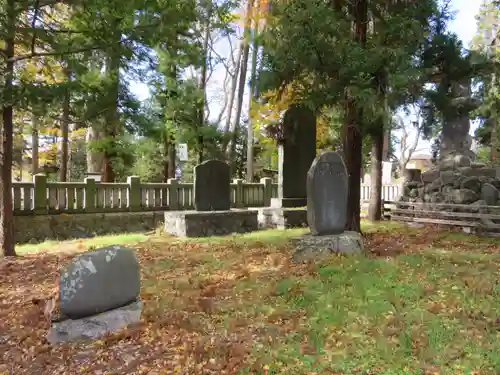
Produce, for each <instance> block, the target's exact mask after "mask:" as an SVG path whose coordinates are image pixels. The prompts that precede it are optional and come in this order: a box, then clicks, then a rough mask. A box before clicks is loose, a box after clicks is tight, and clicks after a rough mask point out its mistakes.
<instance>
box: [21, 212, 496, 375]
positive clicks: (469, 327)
mask: <svg viewBox="0 0 500 375" xmlns="http://www.w3.org/2000/svg"><path fill="white" fill-rule="evenodd" d="M362 230H363V232H365V233H366V240H367V241H366V243H367V246H368V247H369V246H372V245H373V246H376V247H377V249H379V250H380V249H385V248H387V249H391V248H394V247H396V246H398V247H399V248H400V249H401V251H399V252H392V253H391V252H388V253H383V252H376V251H374V252H373V253H372V255H369V256H336V255H332V257H331V258H329V259H328V260H326V261H324V262H322V263H318V264H315V263H311V264H305V265H294V264H292V263H291V262H290V259H291V255H292V254H293V249H292V248H290V247H289V245H288V239H289V238H290V237H293V236H298V235H300V234H303V233H305V232H307V229H292V230H285V231H280V230H265V231H258V232H253V233H248V234H244V235H231V236H224V237H211V238H200V239H178V238H173V237H168V236H158V235H156V236H146V235H144V234H126V235H114V236H104V237H96V238H93V239H86V240H75V241H65V242H60V243H57V242H46V243H43V244H38V245H23V246H19V247H18V249H17V250H18V251H19V252H20V253H27V252H37V251H38V252H40V251H48V252H54V251H68V250H71V249H73V250H85V249H88V248H92V247H100V246H106V245H111V244H128V245H131V246H134V247H135V248H136V249H137V254H138V256H139V258H140V260H141V267H142V273H143V276H142V280H143V282H142V295H141V299H142V300H143V301H144V302H145V309H144V313H143V316H144V320H145V321H146V322H147V324H150V325H151V326H150V327H151V329H148V330H147V331H145V332H144V333H142V336H140V335H139V336H137V340H138V341H137V343H138V344H137V345H145V344H144V343H154V345H156V346H158V345H170V344H169V343H168V341H166V340H164V338H165V337H170V335H172V332H175V331H176V330H178V337H183V340H186V342H188V341H189V340H196V342H193V343H192V347H190V346H189V345H190V344H189V345H188V344H185V345H184V344H183V345H181V344H180V341H179V342H177V343H175V344H172V345H174V346H172V347H168V348H166V347H165V348H162V350H164V352H165V353H167V352H168V353H175V358H177V357H178V358H184V359H185V358H187V357H186V356H188V357H189V356H192V357H189V358H190V359H189V361H190V362H189V361H187V360H186V362H183V363H191V364H192V365H193V366H194V367H193V368H192V369H191V368H189V369H187V370H186V371H187V373H192V374H201V373H203V372H202V371H201V370H200V369H203V366H205V365H206V364H208V363H210V364H211V365H213V366H215V365H216V364H221V366H222V364H224V365H225V364H228V363H232V365H231V366H233V367H231V371H232V372H227V373H236V370H235V369H238V371H239V374H267V375H270V374H282V375H306V374H381V375H382V374H384V375H386V374H394V375H396V374H398V375H399V374H432V373H439V374H472V373H474V371H476V373H484V374H495V373H500V357H499V356H498V353H499V352H500V284H499V283H498V280H499V276H500V251H499V250H500V245H498V244H497V242H495V240H492V239H489V238H480V237H475V236H470V235H463V234H460V233H454V232H447V231H443V232H438V231H436V230H435V229H433V228H425V229H422V228H408V227H406V226H404V225H403V224H400V223H394V222H382V223H379V224H371V223H368V222H363V224H362ZM368 250H370V248H368ZM377 254H380V255H382V256H377ZM391 254H392V255H391ZM396 254H397V255H396ZM29 282H30V283H31V282H32V281H31V280H29ZM19 310H22V309H21V308H20V309H19ZM145 335H157V337H156V336H155V337H154V338H151V337H148V338H147V339H146V338H145ZM134 337H135V336H134ZM131 340H132V339H131ZM134 340H135V339H134ZM200 343H201V344H200ZM186 345H187V346H186ZM200 345H201V346H200ZM242 346H244V347H245V348H246V350H241V347H242ZM233 347H240V352H239V354H235V353H233V352H232V351H231V350H233V349H231V348H233ZM193 348H194V349H193ZM197 348H198V349H197ZM200 348H203V349H202V350H201V349H200ZM242 353H243V354H242ZM172 357H174V355H173V356H172ZM235 358H236V359H238V361H236V360H235ZM184 359H183V360H184ZM196 366H198V367H196ZM200 366H201V367H200ZM207 366H208V365H207ZM214 371H215V370H214ZM220 371H222V370H220ZM478 371H479V372H478ZM221 373H222V372H221Z"/></svg>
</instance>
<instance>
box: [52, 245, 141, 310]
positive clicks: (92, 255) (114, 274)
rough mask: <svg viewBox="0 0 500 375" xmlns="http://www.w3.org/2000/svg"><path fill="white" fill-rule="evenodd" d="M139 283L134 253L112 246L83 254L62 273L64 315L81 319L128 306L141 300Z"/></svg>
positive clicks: (127, 249)
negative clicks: (139, 298)
mask: <svg viewBox="0 0 500 375" xmlns="http://www.w3.org/2000/svg"><path fill="white" fill-rule="evenodd" d="M140 279H141V276H140V268H139V262H138V260H137V258H136V256H135V250H134V249H130V248H127V247H124V246H120V245H112V246H106V247H103V248H101V249H97V250H95V251H89V252H86V253H83V254H80V255H78V256H76V257H74V258H73V259H72V260H71V261H70V262H69V263H68V264H67V265H66V267H65V268H64V269H63V270H61V276H60V279H59V300H60V306H61V313H63V314H64V315H66V316H68V317H70V318H71V319H79V318H83V317H86V316H92V315H95V314H98V313H102V312H105V311H108V310H112V309H115V308H118V307H122V306H125V305H127V304H129V303H131V302H132V301H135V300H136V299H137V297H138V296H139V291H140Z"/></svg>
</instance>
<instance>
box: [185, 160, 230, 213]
mask: <svg viewBox="0 0 500 375" xmlns="http://www.w3.org/2000/svg"><path fill="white" fill-rule="evenodd" d="M230 184H231V176H230V170H229V165H228V164H227V163H225V162H223V161H220V160H207V161H205V162H203V163H201V164H198V165H197V166H196V167H194V181H193V185H194V187H193V188H194V197H193V200H194V208H195V209H196V210H197V211H224V210H229V209H230V208H231V199H230V198H231V190H230Z"/></svg>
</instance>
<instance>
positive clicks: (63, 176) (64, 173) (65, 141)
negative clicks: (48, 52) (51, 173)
mask: <svg viewBox="0 0 500 375" xmlns="http://www.w3.org/2000/svg"><path fill="white" fill-rule="evenodd" d="M65 74H66V78H67V79H68V81H69V80H70V79H71V76H70V72H69V70H68V69H65ZM70 100H71V98H70V92H69V89H66V90H65V93H64V102H63V112H62V119H61V137H62V139H61V167H60V168H59V181H61V182H66V181H67V179H68V154H69V152H68V149H69V146H68V145H69V122H70Z"/></svg>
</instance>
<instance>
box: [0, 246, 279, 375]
mask: <svg viewBox="0 0 500 375" xmlns="http://www.w3.org/2000/svg"><path fill="white" fill-rule="evenodd" d="M237 246H238V247H239V248H238V249H236V247H237ZM74 250H76V251H77V252H78V251H82V250H84V249H82V248H81V246H78V247H76V249H74ZM235 250H238V251H235ZM138 256H139V260H140V262H141V268H142V270H143V282H144V285H145V286H144V287H143V290H142V292H141V299H142V300H143V301H144V302H145V310H144V312H143V322H142V323H141V324H138V325H135V326H132V327H129V328H128V329H126V330H123V331H121V332H118V333H116V334H113V335H109V336H107V337H104V338H103V339H101V340H99V341H96V342H92V343H89V342H87V343H78V344H75V343H73V344H65V345H58V346H50V345H48V344H47V343H46V342H45V339H44V337H45V335H46V332H47V329H48V327H49V324H50V323H49V320H50V316H51V315H52V314H54V312H55V309H56V307H55V302H56V293H57V290H56V289H54V286H55V285H56V284H57V280H58V275H59V269H60V268H61V265H64V264H65V263H67V262H68V261H69V260H70V259H71V255H61V254H41V255H40V254H39V255H29V256H25V257H20V258H18V259H11V260H8V261H3V262H2V263H1V265H0V289H1V295H0V353H2V354H0V364H1V366H3V367H0V368H2V369H3V368H5V369H7V370H6V371H9V372H8V373H13V374H16V375H21V374H37V375H44V374H56V373H57V374H106V373H107V374H151V375H152V374H171V373H172V374H173V373H176V374H202V373H203V374H236V373H237V372H238V371H239V370H240V369H241V368H242V367H243V366H244V365H245V364H246V359H247V357H248V354H249V353H250V351H251V348H252V345H253V343H254V342H255V339H256V338H255V335H256V333H255V332H257V331H256V330H257V328H256V327H253V326H252V322H250V321H248V320H246V318H244V317H243V318H241V319H240V318H238V319H239V321H238V322H237V324H235V322H234V320H235V319H229V327H230V328H231V330H230V331H227V330H225V329H222V328H223V327H222V323H223V322H222V320H223V319H227V318H228V317H230V315H226V316H222V315H221V313H220V311H219V307H218V306H219V305H221V304H224V305H225V306H226V308H228V306H231V303H232V301H233V300H234V302H235V303H236V301H240V300H241V298H242V297H241V295H236V294H235V292H234V290H233V289H234V288H233V287H234V284H235V282H238V281H241V280H247V279H249V278H251V277H252V275H260V276H262V278H263V279H266V280H267V279H269V277H270V275H272V274H273V273H274V272H276V271H277V270H278V269H279V268H280V267H281V266H282V265H283V264H285V263H287V258H288V257H287V256H286V254H285V253H282V252H280V251H274V249H271V250H270V249H268V248H250V249H249V250H248V252H242V251H241V245H236V244H229V245H220V246H217V247H214V246H205V245H202V244H196V243H194V244H186V243H184V244H165V243H163V244H162V243H159V244H154V243H148V244H143V245H141V248H139V249H138ZM217 262H219V263H220V264H219V263H217ZM186 277H187V282H186V283H185V284H182V287H183V288H185V289H184V290H179V288H178V287H176V285H177V286H179V285H181V284H180V283H179V280H182V279H186ZM176 282H177V284H175V283H176ZM147 285H149V287H147ZM238 303H239V302H238ZM228 311H229V310H228ZM226 313H227V311H226ZM236 320H237V319H236Z"/></svg>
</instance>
